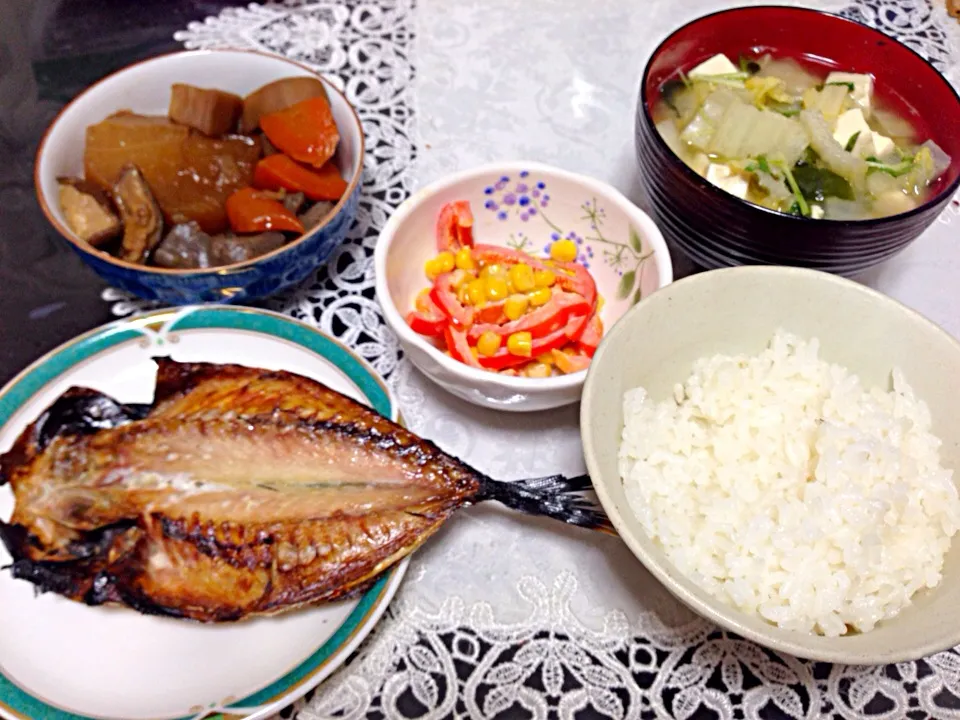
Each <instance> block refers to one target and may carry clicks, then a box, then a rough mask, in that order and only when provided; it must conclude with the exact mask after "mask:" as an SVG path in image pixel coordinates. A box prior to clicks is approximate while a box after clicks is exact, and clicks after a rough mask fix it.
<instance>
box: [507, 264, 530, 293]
mask: <svg viewBox="0 0 960 720" xmlns="http://www.w3.org/2000/svg"><path fill="white" fill-rule="evenodd" d="M508 274H509V275H510V282H512V283H513V287H514V288H515V289H516V291H517V292H530V291H531V290H533V289H534V288H535V287H536V282H535V281H534V278H533V268H532V267H530V266H529V265H527V264H526V263H517V264H516V265H513V266H511V267H510V270H509V271H508Z"/></svg>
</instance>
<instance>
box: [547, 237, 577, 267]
mask: <svg viewBox="0 0 960 720" xmlns="http://www.w3.org/2000/svg"><path fill="white" fill-rule="evenodd" d="M550 257H551V258H553V259H554V260H556V261H557V262H573V261H574V260H576V259H577V244H576V243H575V242H574V241H573V240H567V239H566V238H564V239H563V240H557V241H556V242H555V243H554V244H553V245H551V246H550Z"/></svg>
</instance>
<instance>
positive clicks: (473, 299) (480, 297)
mask: <svg viewBox="0 0 960 720" xmlns="http://www.w3.org/2000/svg"><path fill="white" fill-rule="evenodd" d="M467 298H469V300H470V304H471V305H480V304H481V303H483V302H484V301H485V300H486V299H487V285H486V282H484V281H483V280H471V281H470V282H469V283H467Z"/></svg>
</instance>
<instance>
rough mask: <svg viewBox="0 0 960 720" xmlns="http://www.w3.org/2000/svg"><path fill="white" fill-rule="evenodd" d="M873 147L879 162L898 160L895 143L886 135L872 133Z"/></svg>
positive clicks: (898, 154) (898, 155)
mask: <svg viewBox="0 0 960 720" xmlns="http://www.w3.org/2000/svg"><path fill="white" fill-rule="evenodd" d="M873 148H874V150H873V154H874V155H875V156H876V158H877V160H879V161H880V162H888V163H895V162H898V161H899V160H900V153H898V152H897V145H896V143H895V142H893V140H891V139H890V138H888V137H887V136H886V135H881V134H880V133H878V132H875V133H873Z"/></svg>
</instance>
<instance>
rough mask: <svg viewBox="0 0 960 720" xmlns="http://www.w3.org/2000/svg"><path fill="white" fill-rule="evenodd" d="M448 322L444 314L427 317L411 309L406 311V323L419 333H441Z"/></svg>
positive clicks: (433, 334) (436, 334) (432, 335)
mask: <svg viewBox="0 0 960 720" xmlns="http://www.w3.org/2000/svg"><path fill="white" fill-rule="evenodd" d="M448 324H449V321H448V320H447V317H446V315H441V316H440V317H439V318H434V317H428V316H426V315H424V314H423V313H421V312H418V311H416V310H413V311H412V312H409V313H407V325H409V326H410V329H411V330H413V331H414V332H415V333H418V334H419V335H429V336H430V337H436V336H438V335H442V334H443V329H444V328H445V327H446V326H447V325H448Z"/></svg>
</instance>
